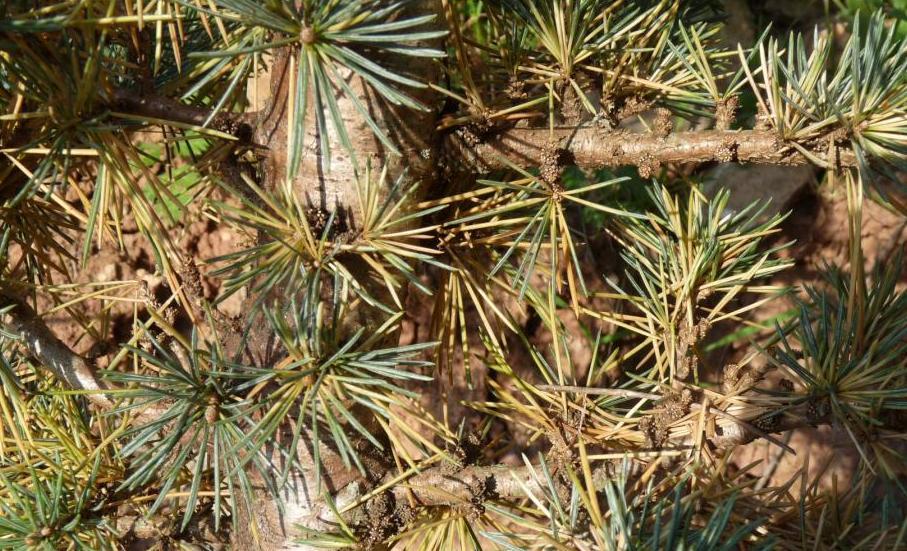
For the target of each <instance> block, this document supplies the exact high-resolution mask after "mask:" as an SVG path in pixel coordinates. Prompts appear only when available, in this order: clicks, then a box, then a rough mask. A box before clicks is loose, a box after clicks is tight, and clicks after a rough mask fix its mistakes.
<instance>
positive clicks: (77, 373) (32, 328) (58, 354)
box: [0, 291, 112, 409]
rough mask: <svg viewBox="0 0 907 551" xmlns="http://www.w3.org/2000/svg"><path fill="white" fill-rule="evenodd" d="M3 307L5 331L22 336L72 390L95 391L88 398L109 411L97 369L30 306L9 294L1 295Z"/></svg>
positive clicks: (2, 318)
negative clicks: (58, 335)
mask: <svg viewBox="0 0 907 551" xmlns="http://www.w3.org/2000/svg"><path fill="white" fill-rule="evenodd" d="M0 308H4V309H6V308H8V310H7V311H6V312H5V313H4V314H3V315H2V316H0V321H2V325H3V328H4V329H5V330H6V331H8V332H9V333H12V334H14V335H16V336H17V337H19V338H20V339H21V340H22V341H23V343H24V344H25V346H26V348H28V351H29V352H30V353H31V354H32V355H33V356H34V357H35V358H37V360H38V361H39V362H40V363H41V365H42V366H44V367H46V368H47V369H49V370H50V371H51V372H53V374H54V375H55V376H56V377H57V378H58V379H59V380H60V381H62V382H64V383H65V384H66V385H67V386H69V388H71V389H72V390H86V391H95V392H89V393H88V394H87V395H86V397H87V398H88V400H89V401H91V402H92V403H93V404H95V405H97V406H99V407H102V408H105V409H106V408H109V407H111V406H112V403H111V401H110V400H109V399H108V398H107V397H106V396H104V395H103V394H101V393H100V392H99V391H102V390H103V387H102V386H101V385H100V384H99V383H98V379H97V377H96V376H95V372H94V368H93V367H92V366H91V365H90V364H89V363H88V361H87V360H85V358H83V357H82V356H80V355H78V354H76V353H75V352H73V351H72V350H71V349H70V348H69V347H68V346H66V344H65V343H63V341H61V340H60V339H58V338H57V336H56V335H54V334H53V332H52V331H51V330H50V328H48V327H47V325H46V324H45V323H44V321H43V320H42V319H41V318H40V317H39V316H38V314H37V313H35V311H34V310H33V309H32V308H31V306H29V305H27V304H25V303H24V302H22V301H21V300H19V299H18V298H16V297H14V296H12V295H10V294H9V293H8V292H6V291H3V292H0Z"/></svg>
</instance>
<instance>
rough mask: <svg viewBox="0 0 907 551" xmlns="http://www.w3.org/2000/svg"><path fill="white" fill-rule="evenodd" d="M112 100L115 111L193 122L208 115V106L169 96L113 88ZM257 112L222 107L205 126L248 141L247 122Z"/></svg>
mask: <svg viewBox="0 0 907 551" xmlns="http://www.w3.org/2000/svg"><path fill="white" fill-rule="evenodd" d="M111 101H112V103H113V107H114V108H115V109H117V110H118V111H123V112H126V113H130V114H134V115H139V116H143V117H149V118H152V119H160V120H165V121H173V122H179V123H183V124H189V125H193V126H205V122H206V121H208V117H210V116H211V109H209V108H207V107H196V106H194V105H186V104H185V103H183V102H181V101H177V100H174V99H172V98H169V97H165V96H158V95H156V94H152V93H144V92H142V93H139V92H133V91H130V90H123V89H120V88H115V89H114V90H113V92H112V93H111ZM256 116H257V115H256V114H255V113H246V114H234V113H228V112H224V111H221V112H220V113H218V114H217V115H216V116H215V117H214V118H213V119H212V120H211V121H210V122H209V123H208V124H207V128H211V129H212V130H217V131H220V132H224V133H227V134H232V135H234V136H236V138H237V139H239V141H240V142H243V143H247V142H250V141H251V140H252V125H251V124H250V123H251V121H253V120H254V119H255V117H256Z"/></svg>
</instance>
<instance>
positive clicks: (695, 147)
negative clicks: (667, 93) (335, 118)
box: [444, 127, 856, 173]
mask: <svg viewBox="0 0 907 551" xmlns="http://www.w3.org/2000/svg"><path fill="white" fill-rule="evenodd" d="M552 142H553V143H555V144H557V145H558V147H560V148H562V149H563V150H564V151H566V152H567V153H568V157H567V158H566V159H565V160H564V162H565V163H566V164H570V163H573V164H576V165H577V166H578V167H580V168H588V169H594V168H602V167H617V166H625V165H631V166H638V167H640V168H646V167H648V168H650V169H651V168H654V167H656V166H657V165H661V164H664V163H706V162H740V163H761V164H773V165H802V164H808V163H809V162H810V160H809V159H808V158H807V157H806V156H805V155H803V154H802V153H801V152H799V151H798V150H797V149H796V148H795V147H794V146H793V145H791V144H789V143H785V142H784V141H783V140H781V139H780V138H779V137H778V134H777V133H776V132H774V131H770V130H738V131H732V130H705V131H689V132H675V133H672V134H668V135H666V136H661V135H658V134H654V133H639V132H627V131H623V130H611V131H609V130H604V129H600V128H591V127H590V128H575V127H571V128H555V129H554V130H553V132H552V131H550V130H549V129H548V128H514V129H511V130H507V131H505V132H502V133H500V134H497V135H495V136H492V137H490V138H488V139H487V140H485V141H483V142H481V143H478V144H470V143H468V142H467V141H466V140H464V138H463V136H462V135H460V134H457V133H451V134H449V135H447V136H446V138H445V141H444V151H445V154H446V155H448V157H449V158H450V159H455V160H456V161H455V162H458V163H464V164H466V165H468V166H469V169H470V170H472V171H473V172H479V173H482V172H488V171H491V170H495V169H500V168H504V167H506V166H507V165H506V163H505V162H504V159H507V160H508V161H509V162H511V163H515V164H517V165H519V166H522V167H533V166H540V165H541V164H542V155H543V153H544V152H545V150H546V148H547V149H550V146H551V144H552ZM808 150H810V153H812V154H814V155H815V156H816V157H817V158H818V159H821V160H824V161H826V162H828V163H829V164H831V165H832V166H839V167H852V166H856V158H855V157H854V155H853V151H852V150H850V149H849V148H843V149H842V148H839V147H837V146H835V147H834V148H833V149H832V151H831V152H830V153H829V151H828V142H823V143H819V144H813V145H812V146H811V147H810V148H808Z"/></svg>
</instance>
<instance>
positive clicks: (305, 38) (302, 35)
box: [299, 27, 318, 46]
mask: <svg viewBox="0 0 907 551" xmlns="http://www.w3.org/2000/svg"><path fill="white" fill-rule="evenodd" d="M317 38H318V35H316V34H315V29H313V28H312V27H303V28H302V30H301V31H299V41H300V42H302V43H303V44H305V45H306V46H308V45H310V44H314V43H315V40H316V39H317Z"/></svg>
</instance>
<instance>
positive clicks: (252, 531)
mask: <svg viewBox="0 0 907 551" xmlns="http://www.w3.org/2000/svg"><path fill="white" fill-rule="evenodd" d="M425 14H436V15H438V19H436V20H435V22H434V23H433V25H434V26H435V27H436V28H441V27H442V25H443V18H442V17H441V14H442V10H441V3H440V0H420V1H418V2H413V3H411V4H409V5H408V6H407V7H406V8H405V9H404V10H403V13H402V14H401V17H404V16H406V17H409V16H416V15H425ZM423 45H424V46H430V47H436V48H438V47H441V46H442V44H441V43H440V42H436V43H431V44H423ZM293 54H294V52H292V51H290V50H284V51H281V52H278V53H277V54H276V55H275V59H274V63H273V67H272V75H271V97H270V99H269V101H268V102H267V104H266V107H265V109H264V110H263V111H262V112H261V116H260V119H259V121H258V123H257V126H256V130H255V139H254V141H255V142H256V143H258V144H261V145H264V146H265V147H267V148H268V152H267V156H266V158H265V160H264V163H263V169H264V181H263V182H262V184H263V186H264V187H265V188H266V189H270V190H275V189H277V186H280V185H283V184H284V182H285V181H286V180H285V178H286V174H287V163H288V151H287V141H288V130H289V129H288V119H289V117H288V112H287V111H288V103H287V98H288V91H289V90H290V80H291V75H290V69H291V68H292V66H293V64H292V62H291V57H292V56H293ZM380 62H381V63H382V64H383V65H384V66H385V67H388V68H389V69H391V70H394V71H398V72H400V73H405V74H410V75H413V76H415V78H416V79H418V80H420V81H422V82H426V83H429V82H437V81H438V80H439V78H440V76H441V65H440V63H439V62H438V61H437V60H434V59H430V58H417V57H408V56H400V55H393V56H388V57H387V58H386V59H381V60H380ZM341 74H342V76H343V78H345V79H347V80H346V81H347V83H348V84H349V86H350V88H351V89H352V90H353V91H354V92H355V93H356V94H357V96H358V99H359V101H361V102H362V103H363V104H364V105H366V106H367V108H368V110H369V112H370V114H371V116H372V118H373V119H374V121H375V122H376V123H377V124H378V126H379V127H380V128H381V129H382V130H383V131H384V132H385V133H386V134H387V135H388V136H389V137H390V138H391V140H392V141H393V142H394V144H395V146H396V147H397V149H398V150H399V151H400V153H401V155H399V156H397V155H395V154H393V153H392V152H388V151H387V150H386V149H385V148H384V147H383V145H382V144H381V142H380V141H379V140H378V139H377V138H376V137H375V136H374V134H373V133H372V131H371V129H370V128H369V127H368V125H367V124H366V121H365V120H364V119H363V117H362V116H361V115H360V114H359V112H358V111H357V110H356V108H355V106H354V104H353V102H352V101H351V100H350V98H349V97H346V96H345V95H344V94H343V93H341V92H337V91H336V90H335V93H336V98H337V103H338V105H339V107H340V113H341V117H342V119H343V121H344V123H345V125H346V129H347V131H348V133H349V136H350V139H351V141H352V143H353V148H354V150H355V153H356V159H355V162H354V160H353V159H351V157H350V155H349V153H348V152H347V151H346V150H345V149H344V147H343V145H342V144H341V142H340V140H339V138H338V136H337V135H336V132H335V131H334V129H333V128H332V127H331V125H330V123H328V125H327V126H328V136H329V141H330V145H331V151H330V160H329V161H328V160H327V159H326V157H325V155H324V154H323V153H324V152H322V151H320V150H319V145H318V144H319V142H320V136H319V135H318V129H317V126H316V124H315V116H314V107H313V102H312V101H310V102H309V106H310V107H309V109H308V112H307V116H306V128H305V138H304V142H303V147H304V152H303V154H302V157H301V159H302V160H301V163H300V168H299V173H298V174H297V175H296V177H295V178H294V179H293V180H292V185H293V189H294V191H295V193H296V194H297V196H298V197H300V198H301V199H302V200H303V202H304V203H305V204H309V205H311V206H312V207H314V208H319V209H322V210H324V211H328V212H335V213H336V216H337V218H336V220H337V221H338V222H339V223H340V224H342V225H343V226H345V227H347V228H351V229H355V228H356V227H357V226H358V224H359V220H360V219H361V214H362V213H361V207H360V205H359V202H358V196H357V192H356V177H357V164H356V163H358V169H359V170H358V174H359V175H362V172H363V169H364V167H365V165H366V163H370V164H371V168H372V174H373V175H377V174H380V173H381V171H382V169H384V168H385V167H386V168H387V170H388V179H387V182H388V183H393V182H394V181H395V180H396V178H397V177H398V176H400V175H404V177H405V182H407V185H411V186H420V191H421V193H424V191H425V190H426V189H427V187H428V185H430V183H431V182H432V181H433V179H434V175H435V171H436V168H437V167H436V162H435V159H436V158H437V149H438V140H437V133H436V131H435V128H436V126H437V118H438V114H439V107H440V99H441V98H440V97H439V95H438V94H437V93H435V92H434V91H432V90H430V89H429V88H427V87H426V88H423V89H409V88H408V89H406V90H404V91H405V92H406V93H407V94H409V95H410V96H411V97H413V98H415V99H417V100H419V101H420V102H422V103H423V104H424V105H426V106H427V107H428V108H429V109H428V111H425V112H418V111H413V110H411V109H408V108H405V107H397V106H394V105H391V104H389V103H387V102H386V101H384V100H383V99H382V98H381V97H379V96H377V95H376V94H375V93H374V91H372V90H370V89H369V87H368V85H367V84H366V83H365V82H364V81H363V80H362V79H360V78H358V77H356V76H354V75H351V74H350V73H349V72H346V73H341ZM325 117H326V118H328V120H330V119H329V115H328V114H327V113H326V114H325ZM384 191H387V190H384ZM418 197H419V194H414V196H413V198H414V199H418ZM277 292H278V293H279V292H281V290H277ZM287 294H289V293H287ZM255 298H256V297H249V300H250V301H251V300H254V299H255ZM374 321H376V320H373V319H372V318H371V316H369V315H358V316H356V317H355V321H353V322H351V323H366V324H370V323H371V322H374ZM257 325H259V326H260V325H262V324H257ZM250 337H251V338H249V339H248V340H247V342H246V343H245V348H246V351H247V353H248V354H250V355H251V357H249V358H247V359H248V360H250V361H253V362H256V364H258V365H268V364H269V363H270V362H273V361H274V358H273V357H271V355H270V354H269V353H268V352H269V344H268V343H269V341H270V339H269V335H267V334H266V329H265V328H263V327H262V328H260V329H259V330H257V331H255V330H253V332H252V335H251V336H250ZM304 439H305V438H304ZM307 444H308V443H307V442H301V443H300V445H299V460H300V464H301V465H302V472H300V473H297V475H295V476H293V477H292V478H291V479H290V481H289V483H288V485H287V487H286V489H285V491H284V493H283V500H284V504H283V505H284V510H283V512H282V513H281V512H280V511H279V510H278V504H277V503H276V502H275V500H274V499H273V498H272V497H271V496H269V494H268V493H267V492H266V491H264V490H259V491H257V493H256V496H255V504H254V507H253V510H252V511H238V515H239V516H238V518H237V522H236V524H235V530H234V533H233V536H232V538H233V545H234V547H235V548H236V549H243V550H245V549H257V548H260V549H269V550H270V549H306V547H305V546H302V545H300V544H297V543H294V540H295V539H297V538H298V537H299V535H300V530H299V529H298V526H303V527H307V528H310V529H319V528H324V527H325V526H324V523H323V522H322V520H321V519H325V518H328V517H329V516H330V512H329V509H328V508H327V507H326V505H325V503H324V500H323V497H322V494H321V493H320V492H322V491H325V490H318V489H317V488H316V486H315V469H314V465H313V462H312V459H311V457H310V456H308V450H309V449H310V448H309V446H308V445H307ZM319 448H320V450H321V453H322V463H323V465H324V469H323V471H322V477H323V485H324V487H325V488H326V491H329V492H330V493H331V494H332V495H333V496H334V498H335V500H337V503H338V506H341V507H342V503H343V502H346V501H348V500H352V499H355V498H356V497H358V495H359V489H360V487H361V485H360V484H359V483H358V482H357V480H356V476H355V475H353V474H350V473H349V472H348V471H347V470H346V469H343V468H342V463H341V462H340V461H339V458H338V457H337V456H336V454H334V453H332V451H331V450H330V449H328V448H327V446H325V445H320V446H319ZM331 465H337V466H338V467H339V468H337V469H333V468H331ZM237 501H238V502H242V500H237ZM241 507H242V506H241Z"/></svg>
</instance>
